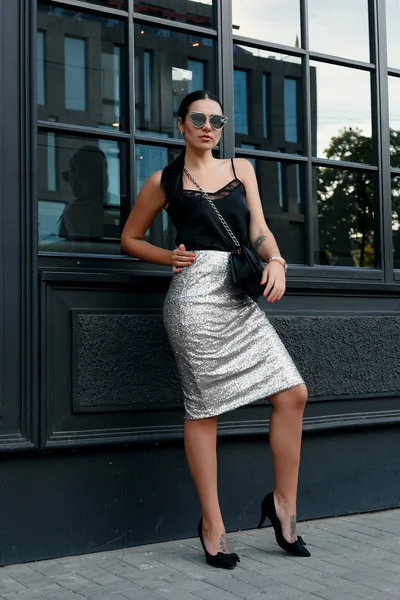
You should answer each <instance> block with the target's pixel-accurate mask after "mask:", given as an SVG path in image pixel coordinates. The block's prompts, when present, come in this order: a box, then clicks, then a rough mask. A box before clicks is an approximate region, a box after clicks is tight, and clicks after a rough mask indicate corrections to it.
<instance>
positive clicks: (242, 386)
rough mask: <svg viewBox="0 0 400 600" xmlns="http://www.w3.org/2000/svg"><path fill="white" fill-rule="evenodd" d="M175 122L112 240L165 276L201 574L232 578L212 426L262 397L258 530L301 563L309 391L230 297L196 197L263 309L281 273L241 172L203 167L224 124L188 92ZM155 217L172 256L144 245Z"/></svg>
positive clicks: (281, 287) (264, 323)
mask: <svg viewBox="0 0 400 600" xmlns="http://www.w3.org/2000/svg"><path fill="white" fill-rule="evenodd" d="M178 114H179V117H178V126H179V129H180V132H181V134H182V136H183V137H184V139H185V142H186V148H185V150H184V151H183V152H182V153H181V155H180V156H179V157H178V158H177V159H176V160H175V161H174V162H173V163H172V164H170V165H168V166H166V167H165V168H164V170H163V171H158V172H156V173H154V174H153V175H151V177H149V179H148V180H147V181H146V183H145V184H144V186H143V188H142V190H141V192H140V194H139V196H138V198H137V200H136V204H135V207H134V209H133V210H132V213H131V215H130V217H129V219H128V221H127V223H126V225H125V228H124V231H123V233H122V247H123V249H124V250H125V251H126V252H127V253H128V254H131V255H132V256H136V257H138V258H141V259H142V260H146V261H150V262H155V263H158V264H164V265H170V266H172V270H173V274H174V275H173V279H172V283H171V286H170V288H169V291H168V294H167V297H166V300H165V305H164V322H165V327H166V330H167V333H168V336H169V340H170V343H171V346H172V349H173V351H174V354H175V358H176V361H177V365H178V369H179V372H180V376H181V380H182V385H183V392H184V399H185V409H186V414H185V427H184V441H185V451H186V456H187V460H188V464H189V468H190V471H191V474H192V477H193V480H194V483H195V486H196V489H197V493H198V495H199V500H200V504H201V510H202V519H201V521H200V523H199V537H200V539H201V542H202V545H203V549H204V552H205V555H206V559H207V562H208V563H209V564H211V565H213V566H216V567H221V568H233V567H234V566H236V563H237V562H238V561H239V560H240V559H239V557H238V556H237V555H236V554H229V550H228V547H227V542H226V534H225V528H224V524H223V520H222V516H221V510H220V506H219V502H218V493H217V458H216V438H217V416H218V415H219V414H221V413H224V412H226V411H228V410H232V409H234V408H237V407H239V406H242V405H245V404H248V403H250V402H254V401H255V400H259V399H261V398H265V397H268V398H269V401H270V403H271V405H272V413H271V424H270V446H271V451H272V455H273V463H274V479H275V487H274V492H273V493H272V492H271V493H270V494H268V495H267V496H266V497H265V498H264V500H263V502H262V517H261V521H260V524H259V527H261V525H262V523H263V521H264V519H265V517H268V518H269V519H270V521H271V523H272V525H273V527H274V530H275V536H276V540H277V542H278V544H279V545H280V546H281V547H282V548H283V549H285V550H287V551H288V552H291V553H292V554H295V555H297V556H309V552H308V551H307V550H306V549H305V548H304V542H303V541H302V539H301V538H300V537H297V536H296V495H297V482H298V470H299V462H300V446H301V435H302V416H303V411H304V407H305V404H306V400H307V389H306V386H305V384H304V381H303V379H302V378H301V376H300V374H299V373H298V371H297V369H296V367H295V365H294V364H293V361H292V360H291V358H290V356H289V355H288V353H287V351H286V349H285V347H284V346H283V344H282V342H281V340H280V339H279V337H278V335H277V333H276V332H275V330H274V329H273V327H272V326H271V325H270V323H269V321H268V319H267V318H266V317H265V314H264V313H263V312H262V311H261V310H260V309H259V307H258V305H257V304H256V303H255V302H254V301H253V300H251V299H250V298H249V297H248V296H246V295H245V294H244V293H243V292H242V291H241V290H240V289H238V288H235V287H234V285H233V283H232V281H231V277H230V270H229V256H230V254H229V245H228V243H227V241H226V239H225V238H224V236H223V234H222V231H221V224H220V222H219V221H218V218H217V216H216V213H215V212H214V210H213V209H212V207H211V206H210V204H209V203H208V201H207V199H206V198H205V197H204V196H203V194H202V191H200V190H199V187H200V188H202V189H205V190H206V191H208V190H217V191H216V192H212V193H210V192H208V195H209V197H210V198H211V199H212V200H214V201H215V204H216V205H218V209H219V211H220V213H221V214H222V215H223V217H224V218H225V219H226V221H227V222H228V224H229V225H230V227H231V229H232V231H233V232H234V234H235V236H236V238H237V239H238V240H239V241H240V243H242V244H245V245H249V244H251V245H252V246H253V247H254V249H255V250H256V251H257V252H258V254H259V255H260V256H261V257H262V258H263V259H264V260H266V261H267V266H266V267H265V270H264V272H263V276H262V282H261V283H262V285H263V286H265V290H264V296H265V297H267V298H268V302H276V301H278V300H280V299H281V298H282V296H283V294H284V292H285V271H286V262H285V261H284V259H283V258H282V257H281V256H280V253H279V249H278V246H277V244H276V242H275V239H274V236H273V235H272V233H271V232H270V230H269V229H268V227H267V225H266V222H265V219H264V215H263V210H262V206H261V201H260V196H259V192H258V186H257V180H256V176H255V173H254V170H253V167H252V165H251V163H250V162H249V161H247V160H245V159H235V160H232V159H215V158H214V157H213V155H212V149H213V148H214V147H215V146H216V145H217V144H218V142H219V140H220V137H221V134H222V129H223V126H224V125H225V122H226V120H227V118H226V117H225V116H224V115H223V108H222V105H221V103H220V102H219V100H218V99H217V98H215V97H214V96H213V95H212V94H210V93H209V92H205V91H202V90H201V91H197V92H193V93H191V94H189V95H188V96H186V97H185V98H184V99H183V100H182V103H181V105H180V108H179V113H178ZM161 209H165V210H166V211H167V212H168V213H169V215H170V217H171V219H172V221H173V223H174V225H175V227H176V229H177V240H176V243H177V246H178V247H177V248H176V249H175V250H173V251H170V250H164V249H161V248H158V247H156V246H153V245H151V244H149V243H147V242H145V241H144V239H143V238H144V235H145V232H146V231H147V230H148V228H149V227H150V225H151V223H152V221H153V220H154V218H155V216H156V215H157V213H158V212H159V211H161Z"/></svg>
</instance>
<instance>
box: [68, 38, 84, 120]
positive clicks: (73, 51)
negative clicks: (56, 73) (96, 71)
mask: <svg viewBox="0 0 400 600" xmlns="http://www.w3.org/2000/svg"><path fill="white" fill-rule="evenodd" d="M64 56H65V68H64V77H65V81H64V85H65V108H66V109H70V110H82V111H83V110H86V48H85V40H78V39H76V38H71V37H67V36H65V38H64Z"/></svg>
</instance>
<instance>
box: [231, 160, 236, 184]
mask: <svg viewBox="0 0 400 600" xmlns="http://www.w3.org/2000/svg"><path fill="white" fill-rule="evenodd" d="M231 163H232V170H233V174H234V176H235V179H237V175H236V171H235V163H234V162H233V158H231Z"/></svg>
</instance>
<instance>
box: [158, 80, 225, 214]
mask: <svg viewBox="0 0 400 600" xmlns="http://www.w3.org/2000/svg"><path fill="white" fill-rule="evenodd" d="M197 100H214V102H218V104H219V105H220V107H221V110H222V112H224V108H223V106H222V104H221V101H220V100H219V99H218V98H217V97H216V96H215V95H214V94H212V93H211V92H207V91H206V90H196V91H195V92H191V93H190V94H188V95H187V96H185V97H184V98H183V100H182V102H181V103H180V105H179V110H178V117H180V118H181V119H182V121H184V120H185V118H186V115H187V114H188V112H189V108H190V105H191V104H193V102H196V101H197ZM185 154H186V149H185V148H184V149H183V150H182V152H181V153H180V154H179V156H178V157H177V158H176V159H175V160H174V161H173V162H172V163H171V164H170V165H167V166H166V167H165V168H164V170H163V172H162V176H161V187H162V189H163V190H164V194H165V199H166V202H170V201H171V200H172V199H173V198H180V197H181V195H182V172H183V167H184V165H185Z"/></svg>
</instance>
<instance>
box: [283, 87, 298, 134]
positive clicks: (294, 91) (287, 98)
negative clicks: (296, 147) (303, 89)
mask: <svg viewBox="0 0 400 600" xmlns="http://www.w3.org/2000/svg"><path fill="white" fill-rule="evenodd" d="M298 83H299V81H298V79H294V78H293V77H285V87H284V111H285V115H284V119H285V140H286V141H287V142H293V143H297V142H298V141H299V135H298V134H299V131H298V129H299V127H298V115H297V110H298V105H299V86H298Z"/></svg>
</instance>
